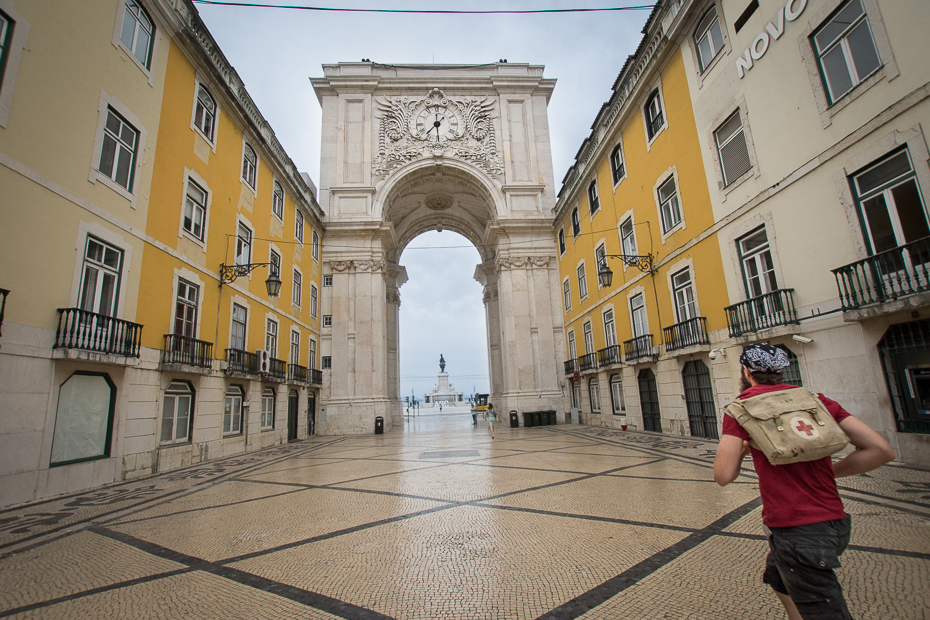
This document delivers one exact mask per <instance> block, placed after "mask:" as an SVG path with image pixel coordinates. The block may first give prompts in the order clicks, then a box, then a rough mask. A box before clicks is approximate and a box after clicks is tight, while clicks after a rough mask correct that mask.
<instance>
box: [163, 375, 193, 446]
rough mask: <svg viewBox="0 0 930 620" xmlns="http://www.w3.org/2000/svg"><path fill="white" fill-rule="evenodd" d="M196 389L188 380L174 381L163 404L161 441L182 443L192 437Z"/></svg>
mask: <svg viewBox="0 0 930 620" xmlns="http://www.w3.org/2000/svg"><path fill="white" fill-rule="evenodd" d="M193 413H194V390H193V388H191V385H190V383H188V382H187V381H172V382H171V384H170V385H169V386H168V387H167V388H166V389H165V400H164V403H163V405H162V417H161V442H162V443H182V442H187V441H190V439H191V432H190V431H191V421H192V420H193Z"/></svg>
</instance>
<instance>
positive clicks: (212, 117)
mask: <svg viewBox="0 0 930 620" xmlns="http://www.w3.org/2000/svg"><path fill="white" fill-rule="evenodd" d="M194 125H196V126H197V129H199V130H200V133H202V134H203V135H204V137H205V138H206V139H207V140H209V141H210V142H213V129H214V127H215V126H216V102H215V101H214V100H213V96H212V95H211V94H210V92H209V91H208V90H207V89H206V88H204V87H203V84H201V85H200V88H199V89H198V90H197V107H196V108H195V109H194Z"/></svg>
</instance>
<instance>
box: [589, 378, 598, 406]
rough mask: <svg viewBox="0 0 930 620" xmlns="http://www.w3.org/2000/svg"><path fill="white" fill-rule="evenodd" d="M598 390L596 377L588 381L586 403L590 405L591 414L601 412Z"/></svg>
mask: <svg viewBox="0 0 930 620" xmlns="http://www.w3.org/2000/svg"><path fill="white" fill-rule="evenodd" d="M599 389H600V384H599V382H598V380H597V376H596V375H595V376H593V377H591V378H590V379H588V401H589V402H590V404H591V413H600V412H601V396H600V394H599V393H598V390H599Z"/></svg>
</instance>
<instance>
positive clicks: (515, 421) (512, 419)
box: [510, 409, 520, 428]
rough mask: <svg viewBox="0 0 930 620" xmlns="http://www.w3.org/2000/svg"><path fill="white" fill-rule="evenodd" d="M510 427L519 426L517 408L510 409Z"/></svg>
mask: <svg viewBox="0 0 930 620" xmlns="http://www.w3.org/2000/svg"><path fill="white" fill-rule="evenodd" d="M510 428H520V418H518V417H517V410H516V409H511V410H510Z"/></svg>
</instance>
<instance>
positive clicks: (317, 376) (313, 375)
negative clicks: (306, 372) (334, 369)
mask: <svg viewBox="0 0 930 620" xmlns="http://www.w3.org/2000/svg"><path fill="white" fill-rule="evenodd" d="M310 385H323V371H322V370H317V369H316V368H311V369H310Z"/></svg>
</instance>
